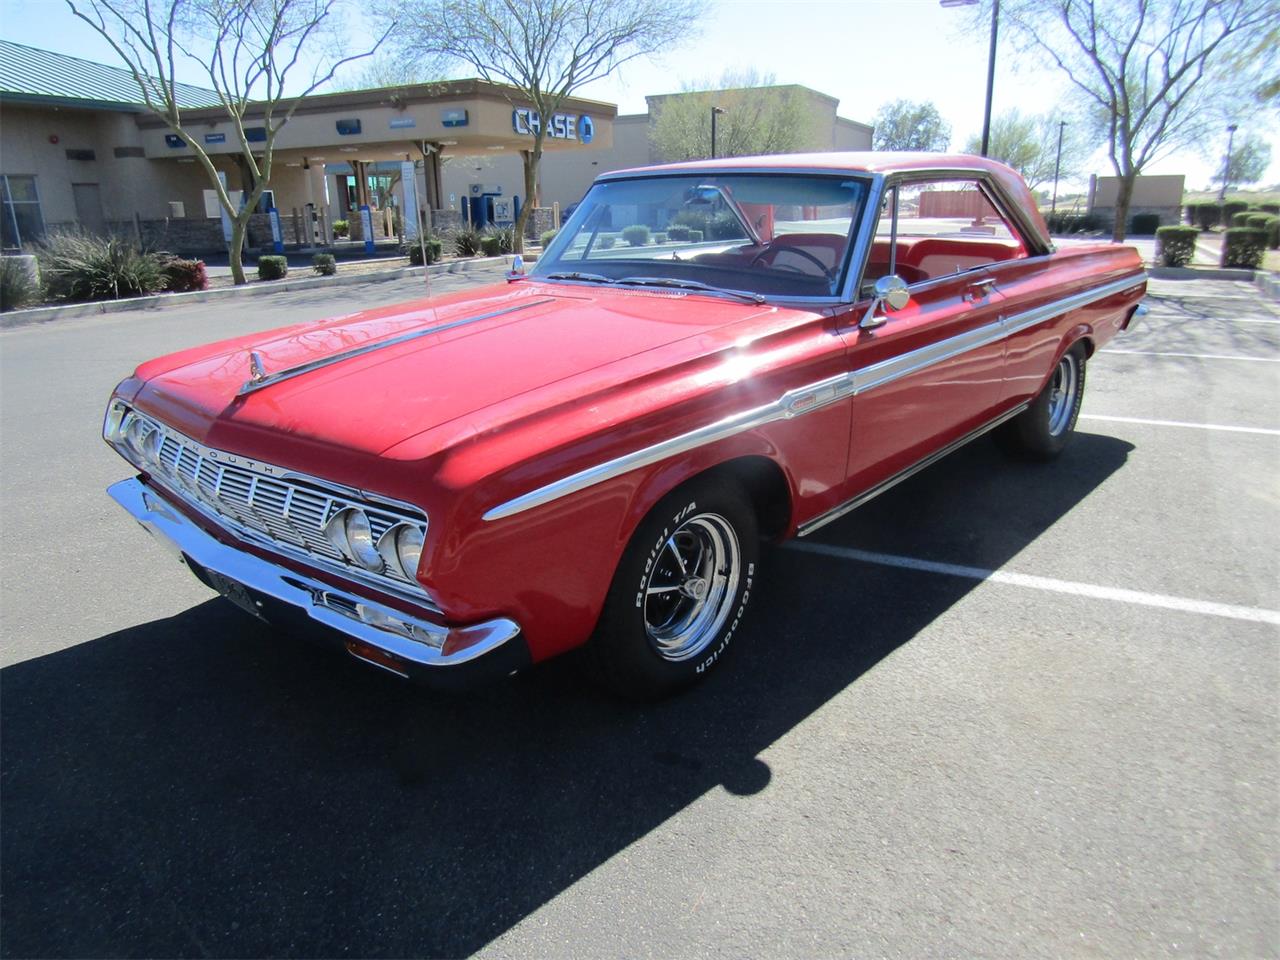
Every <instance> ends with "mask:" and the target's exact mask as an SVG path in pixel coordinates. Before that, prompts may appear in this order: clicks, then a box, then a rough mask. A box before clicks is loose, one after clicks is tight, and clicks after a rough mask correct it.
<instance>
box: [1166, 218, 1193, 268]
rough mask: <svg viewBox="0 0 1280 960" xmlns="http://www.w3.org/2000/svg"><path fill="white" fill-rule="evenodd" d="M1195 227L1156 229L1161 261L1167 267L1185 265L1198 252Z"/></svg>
mask: <svg viewBox="0 0 1280 960" xmlns="http://www.w3.org/2000/svg"><path fill="white" fill-rule="evenodd" d="M1198 236H1200V231H1199V230H1197V229H1196V228H1195V227H1161V228H1160V229H1158V230H1157V231H1156V247H1157V249H1158V250H1159V251H1160V262H1161V263H1162V264H1164V265H1165V266H1166V267H1185V266H1186V265H1187V264H1188V263H1190V262H1191V260H1192V258H1194V257H1195V254H1196V238H1197V237H1198Z"/></svg>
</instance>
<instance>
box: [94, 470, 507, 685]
mask: <svg viewBox="0 0 1280 960" xmlns="http://www.w3.org/2000/svg"><path fill="white" fill-rule="evenodd" d="M107 493H108V494H110V495H111V498H112V499H113V500H115V501H116V502H117V503H118V504H120V506H122V507H124V508H125V510H127V511H128V512H129V513H130V514H131V515H132V516H133V518H134V519H135V520H137V521H138V523H139V524H141V525H142V527H143V528H144V529H145V530H146V531H147V532H148V533H151V534H153V535H154V536H155V537H156V539H157V540H159V542H160V543H161V544H162V545H164V546H165V547H166V548H168V549H169V550H170V551H171V552H173V553H175V554H177V556H178V558H179V559H180V560H181V561H182V562H183V563H185V564H187V566H189V567H190V568H191V571H192V572H193V573H194V574H195V575H196V576H197V577H198V578H199V579H200V580H201V581H202V582H204V583H205V584H206V585H208V586H211V587H213V588H214V589H219V590H222V592H224V593H226V594H227V595H228V596H229V597H230V598H231V599H233V600H235V601H236V602H237V603H239V604H240V605H241V606H246V603H245V602H244V601H245V600H246V599H247V601H248V604H247V605H248V606H249V608H250V610H249V612H251V613H256V614H257V615H258V616H261V617H263V619H266V620H269V621H274V620H275V619H276V617H275V616H273V615H272V612H273V611H275V610H280V609H281V608H282V607H283V609H284V612H286V613H287V612H290V611H289V608H292V612H294V613H297V612H301V613H303V614H305V616H306V617H309V618H310V619H311V620H313V621H316V622H317V623H319V624H321V625H323V626H324V627H328V628H329V629H330V630H332V631H336V632H337V633H338V634H340V635H341V638H342V639H343V640H344V641H345V645H346V648H347V650H348V651H349V652H350V653H351V654H352V655H354V656H356V657H358V658H360V659H362V660H365V661H367V662H369V663H373V664H374V665H376V666H380V667H383V668H384V669H387V670H390V671H392V672H393V673H397V674H400V675H401V676H405V677H412V678H414V679H422V680H427V681H434V680H437V679H442V678H443V677H444V675H446V674H447V675H449V676H450V678H451V679H452V678H453V675H454V674H455V673H457V674H461V673H466V674H483V675H485V676H486V677H488V676H494V675H503V674H506V673H512V672H514V671H515V670H517V669H519V668H520V667H521V666H524V665H525V664H526V663H527V662H528V651H527V650H526V649H525V645H524V643H522V642H520V641H519V639H518V638H519V635H520V627H519V625H518V624H516V623H515V622H514V621H512V620H507V619H505V618H500V619H496V620H488V621H485V622H483V623H475V624H469V625H466V626H453V627H450V626H444V625H441V624H438V623H433V622H431V621H429V620H424V619H421V618H417V617H414V616H412V615H410V614H406V613H404V612H403V611H401V610H398V609H394V608H392V607H385V606H381V605H380V604H378V603H376V602H375V601H372V600H369V599H366V598H364V597H360V596H357V595H355V594H351V593H346V592H344V591H342V590H339V589H337V588H335V587H333V586H331V585H329V584H327V583H323V582H321V581H319V580H314V579H311V578H309V577H306V576H304V575H301V574H298V573H295V572H294V571H292V570H289V569H287V568H284V567H280V566H277V565H276V564H273V563H271V562H270V561H268V560H264V559H262V558H261V557H258V556H256V555H254V554H251V553H246V552H244V551H241V550H237V549H235V548H234V547H231V546H228V545H226V544H224V543H221V542H220V541H218V540H216V539H215V538H214V537H212V536H210V535H209V534H208V533H206V532H205V531H204V530H202V529H201V528H200V527H198V526H197V525H196V524H194V523H192V522H191V520H189V519H188V518H187V517H186V516H184V515H183V514H182V513H181V512H180V511H179V510H177V509H176V508H175V507H174V506H173V505H172V504H171V503H169V501H168V500H166V499H165V498H164V497H163V496H162V495H161V494H160V493H159V492H157V491H156V490H155V489H154V488H152V487H150V486H148V485H147V484H146V483H144V482H143V481H142V480H141V479H140V478H133V479H130V480H122V481H120V482H119V483H116V484H113V485H112V486H110V487H108V488H107ZM210 574H212V577H211V576H210ZM227 581H229V582H230V584H229V586H230V587H231V588H232V589H234V588H236V587H241V588H244V591H245V593H244V596H243V597H239V598H238V591H237V596H233V595H231V594H230V593H228V592H227V590H226V589H224V587H225V586H227ZM369 620H374V621H375V622H381V623H384V624H393V625H394V626H395V629H396V630H399V631H403V632H404V633H407V634H409V636H402V635H401V633H400V632H392V630H391V629H386V628H384V627H382V626H375V625H374V624H373V623H370V622H368V621H369ZM464 667H465V668H466V669H465V670H464V669H463V668H464ZM457 679H462V678H461V677H458V678H457Z"/></svg>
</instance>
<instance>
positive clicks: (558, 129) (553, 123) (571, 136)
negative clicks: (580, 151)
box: [511, 107, 596, 143]
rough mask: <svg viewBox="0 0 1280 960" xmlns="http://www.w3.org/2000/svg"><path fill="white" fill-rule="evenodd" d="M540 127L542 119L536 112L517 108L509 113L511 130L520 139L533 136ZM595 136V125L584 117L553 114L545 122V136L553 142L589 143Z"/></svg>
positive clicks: (588, 118) (525, 108)
mask: <svg viewBox="0 0 1280 960" xmlns="http://www.w3.org/2000/svg"><path fill="white" fill-rule="evenodd" d="M541 125H542V117H541V116H540V115H539V114H538V111H537V110H530V109H529V108H527V107H517V108H516V109H515V110H512V111H511V128H512V129H513V130H515V132H516V133H518V134H520V136H522V137H531V136H533V135H534V134H536V133H537V132H538V128H539V127H540V126H541ZM595 135H596V126H595V123H593V122H592V120H591V118H590V117H588V116H586V115H583V116H580V117H575V116H573V115H571V114H567V113H553V114H552V115H551V119H550V120H549V121H548V122H547V136H548V137H550V138H551V139H553V140H577V141H578V142H579V143H590V142H591V140H592V138H594V137H595Z"/></svg>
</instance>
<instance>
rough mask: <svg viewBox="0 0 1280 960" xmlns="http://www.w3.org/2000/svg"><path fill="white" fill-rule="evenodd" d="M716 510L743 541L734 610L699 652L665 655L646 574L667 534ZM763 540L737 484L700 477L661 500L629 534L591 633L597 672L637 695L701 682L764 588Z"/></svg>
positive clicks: (721, 656) (626, 692)
mask: <svg viewBox="0 0 1280 960" xmlns="http://www.w3.org/2000/svg"><path fill="white" fill-rule="evenodd" d="M704 513H713V514H718V515H719V516H720V517H722V518H723V519H724V520H725V521H727V522H728V523H729V525H730V526H731V527H732V528H733V533H734V535H735V536H736V537H737V539H738V550H739V562H740V564H741V569H740V570H739V576H738V583H737V587H736V590H735V591H734V596H733V598H732V603H731V606H730V611H729V615H728V616H727V617H726V618H725V620H724V623H723V624H722V625H721V626H720V628H719V630H718V632H717V634H716V636H715V637H714V638H713V639H712V640H711V642H710V643H709V644H708V645H707V646H706V647H705V648H704V649H703V650H701V651H700V652H699V653H698V654H697V655H696V656H692V657H690V658H689V659H687V660H680V661H674V660H668V659H666V658H664V657H663V656H661V655H660V654H659V653H658V651H657V648H656V647H655V646H654V644H653V642H652V641H651V639H650V637H649V635H648V632H647V630H646V628H645V619H644V607H645V589H646V587H647V586H648V579H649V573H650V571H651V570H652V569H653V566H654V564H655V563H656V562H657V561H658V558H659V554H660V553H661V551H662V550H663V549H664V547H665V544H666V542H667V540H668V538H670V536H671V535H672V534H673V533H674V532H675V531H676V530H678V529H679V528H680V526H681V525H682V524H683V523H684V522H685V521H686V520H688V519H689V518H691V517H696V516H698V515H699V514H704ZM759 570H760V542H759V537H758V535H757V523H756V517H755V512H754V511H753V510H752V508H751V506H750V504H749V503H748V501H747V499H746V497H745V496H744V495H743V494H742V492H741V491H740V490H739V489H738V488H737V487H736V486H733V485H732V484H727V483H724V482H715V481H710V480H696V481H693V482H691V483H689V484H686V485H685V486H683V487H681V488H679V489H678V490H676V491H675V492H674V493H672V494H669V495H668V496H666V497H664V498H663V499H662V500H661V501H659V503H658V504H656V505H655V506H654V507H653V509H652V510H650V512H649V513H648V515H647V516H646V517H645V519H644V520H643V521H641V523H640V524H639V526H638V527H637V528H636V530H635V532H634V533H633V534H632V537H631V540H630V542H629V543H628V545H627V548H626V550H625V551H624V552H623V556H622V559H621V561H620V562H619V564H618V569H617V571H616V572H615V574H614V580H613V585H612V586H611V588H610V590H609V595H608V598H607V599H606V601H605V607H604V610H603V612H602V613H601V617H600V622H599V624H598V626H597V628H596V632H595V635H594V636H593V637H592V641H591V646H592V648H593V652H594V654H595V660H596V665H597V668H598V671H599V672H600V673H601V674H602V676H603V677H604V679H605V680H606V682H608V683H609V685H610V686H612V687H613V688H614V689H615V690H617V691H618V692H620V693H623V694H624V695H627V696H632V697H636V698H645V699H648V698H653V697H660V696H665V695H667V694H669V693H673V692H675V691H676V690H679V689H681V688H683V687H686V686H689V685H690V684H692V683H696V682H697V681H698V680H700V679H702V678H703V677H704V676H706V674H708V673H709V672H710V671H711V670H713V669H714V668H715V667H716V666H718V665H719V664H720V663H721V662H722V661H723V660H724V658H725V656H726V655H727V653H728V652H729V651H730V650H731V649H732V647H733V644H734V640H735V639H736V637H737V635H738V633H739V631H740V630H741V628H742V624H743V622H744V620H745V619H746V615H747V612H748V610H749V609H750V606H751V601H752V597H753V596H754V595H755V594H756V593H758V591H759Z"/></svg>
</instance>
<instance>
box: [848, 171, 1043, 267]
mask: <svg viewBox="0 0 1280 960" xmlns="http://www.w3.org/2000/svg"><path fill="white" fill-rule="evenodd" d="M1026 255H1027V249H1026V245H1025V244H1024V243H1023V242H1022V240H1021V238H1020V237H1019V236H1018V233H1017V231H1016V230H1014V229H1013V227H1012V225H1011V224H1010V223H1009V222H1008V221H1007V220H1006V219H1005V217H1004V216H1003V215H1002V214H1001V213H1000V211H999V210H997V209H996V207H995V206H994V205H993V204H992V203H991V201H990V199H989V198H988V197H987V194H986V193H985V192H984V191H983V190H982V188H981V187H980V186H979V184H978V182H977V181H976V180H931V181H928V182H924V183H906V184H901V185H900V186H897V187H894V188H893V189H891V190H890V191H889V192H888V193H887V194H885V199H884V203H883V204H882V206H881V210H880V219H879V222H878V223H877V225H876V235H875V238H874V240H873V242H872V245H871V256H870V257H869V259H868V263H867V269H866V272H865V274H864V276H863V287H864V289H865V288H867V287H868V286H869V285H870V284H871V283H873V282H874V281H875V280H877V279H878V278H879V277H883V276H887V275H888V274H891V273H896V274H897V275H898V276H900V277H901V278H902V279H903V280H905V281H906V282H907V283H909V284H916V283H925V282H927V281H929V280H937V279H939V278H940V277H946V276H951V275H953V274H958V273H964V272H966V271H968V270H972V269H974V268H977V267H983V266H986V265H987V264H991V263H1000V262H1002V261H1005V260H1017V259H1020V258H1022V257H1025V256H1026Z"/></svg>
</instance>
